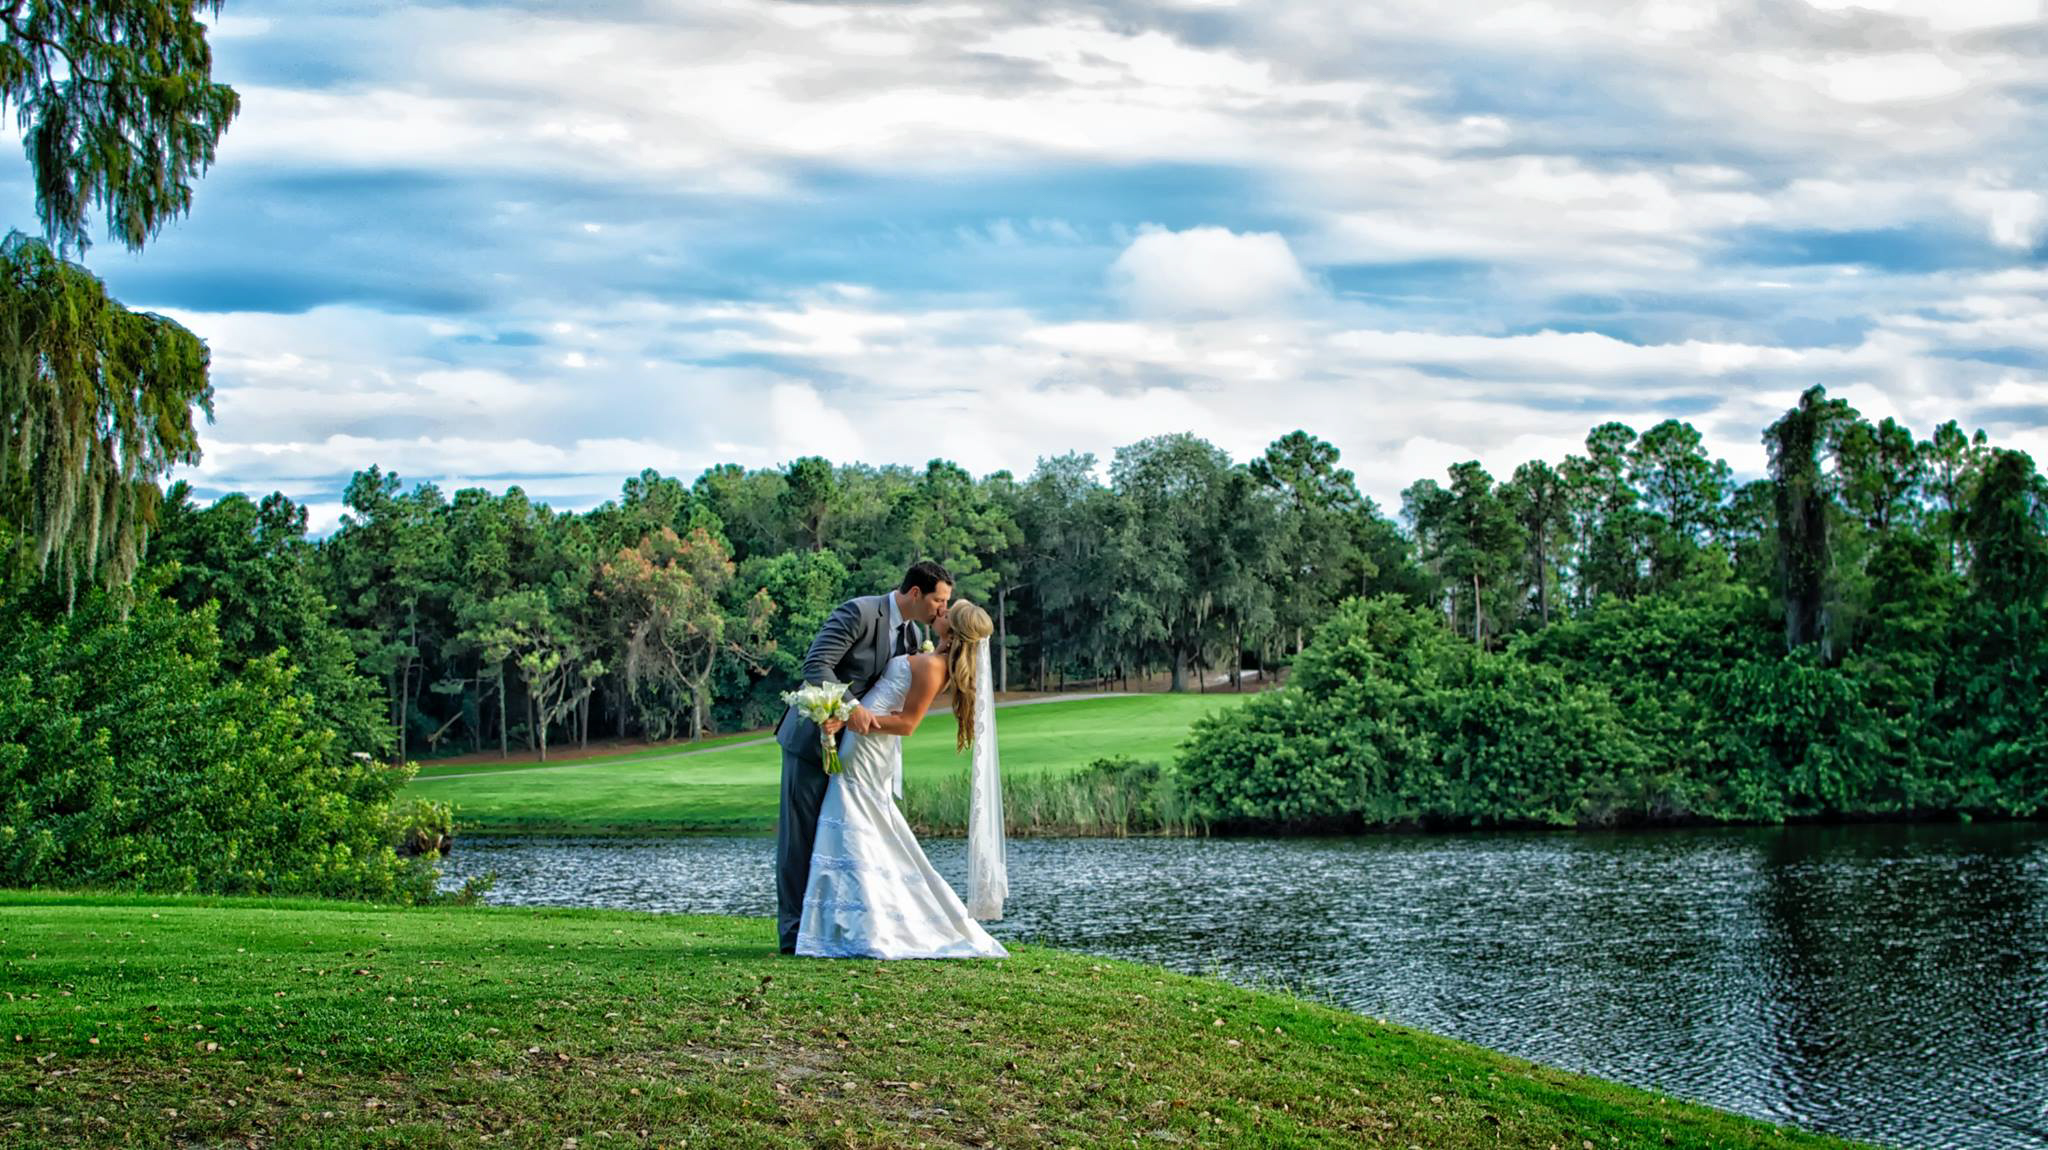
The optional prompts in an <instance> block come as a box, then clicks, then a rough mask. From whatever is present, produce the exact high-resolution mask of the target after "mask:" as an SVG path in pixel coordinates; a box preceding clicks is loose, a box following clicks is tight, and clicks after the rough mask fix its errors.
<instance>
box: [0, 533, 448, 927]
mask: <svg viewBox="0 0 2048 1150" xmlns="http://www.w3.org/2000/svg"><path fill="white" fill-rule="evenodd" d="M162 578H163V575H162V574H161V573H158V574H156V575H147V574H146V575H145V576H144V577H143V578H142V579H141V580H139V581H138V583H137V585H136V586H135V588H134V589H133V590H134V594H133V596H132V610H131V609H130V605H131V604H130V601H128V600H127V599H126V598H125V597H124V598H123V599H117V598H116V597H114V596H111V595H108V594H107V593H105V592H101V591H97V590H90V589H89V590H88V591H87V592H86V593H84V594H83V595H81V597H80V601H79V602H78V604H77V606H76V610H75V611H74V612H72V613H70V614H69V615H66V614H64V613H62V612H53V611H49V610H45V609H44V608H43V605H41V604H38V603H37V602H36V598H37V596H36V595H35V594H33V593H30V594H24V595H17V596H15V597H13V598H12V599H8V600H5V601H0V884H5V885H7V886H13V887H37V886H54V887H111V888H116V889H126V890H148V891H168V892H178V893H219V894H264V895H315V896H323V897H329V898H370V899H381V900H391V901H399V902H414V901H419V900H422V899H425V898H428V897H430V896H431V895H432V892H433V888H434V878H435V876H434V872H433V870H432V869H430V868H428V867H426V866H424V865H422V864H420V863H419V862H418V861H417V860H415V861H410V862H409V861H407V860H403V859H400V858H399V857H398V856H397V855H396V854H395V853H394V851H393V850H392V845H391V844H392V837H393V833H394V827H393V825H392V819H391V808H390V804H391V797H392V795H393V794H394V793H395V792H396V791H397V789H398V788H399V787H401V786H403V785H404V784H405V781H406V780H407V778H409V777H410V775H411V773H412V772H411V771H410V770H409V769H405V768H396V769H394V768H390V767H386V766H383V765H381V764H378V763H375V762H372V761H369V760H368V759H359V758H356V757H354V756H351V755H343V754H337V753H334V751H333V749H332V747H331V745H330V744H331V738H332V736H331V735H330V734H329V733H328V732H327V731H325V730H323V729H321V728H320V727H319V726H318V725H317V724H315V723H314V722H313V721H311V720H312V715H311V711H312V708H313V705H314V704H313V702H312V701H311V700H309V699H308V698H307V697H306V696H305V694H304V693H303V692H302V691H300V690H299V689H298V688H297V687H296V686H295V685H294V683H293V681H292V671H291V669H290V668H289V667H287V666H286V665H285V662H284V659H283V657H282V655H281V654H277V653H273V654H268V655H263V656H260V657H257V658H255V659H252V660H250V661H249V662H248V663H246V664H245V665H244V666H243V667H241V668H240V669H239V670H233V671H231V670H228V669H227V668H226V667H224V666H223V665H222V660H221V650H220V639H219V636H218V635H217V633H216V632H215V630H214V626H213V617H214V613H215V610H216V608H215V607H213V606H212V605H211V604H210V603H209V604H208V605H206V606H204V607H202V608H201V609H199V610H197V611H188V610H185V609H183V608H181V607H179V606H178V605H177V604H175V603H174V602H172V601H171V600H170V599H168V598H166V597H165V596H164V595H162V594H161V593H160V591H161V588H160V582H161V580H162Z"/></svg>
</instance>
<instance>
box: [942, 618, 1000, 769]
mask: <svg viewBox="0 0 2048 1150" xmlns="http://www.w3.org/2000/svg"><path fill="white" fill-rule="evenodd" d="M946 623H947V625H948V627H949V628H950V629H951V631H952V635H951V637H950V638H948V639H947V640H946V641H947V642H948V643H950V644H951V647H950V648H949V649H948V650H947V652H946V672H947V678H948V679H949V680H951V689H952V691H953V724H954V726H955V727H956V728H957V737H956V738H955V740H954V744H953V749H954V750H956V751H964V750H966V749H967V745H968V744H969V743H972V742H973V741H974V693H975V692H976V691H978V690H982V689H984V688H986V687H987V686H988V684H986V683H977V682H975V681H974V679H975V668H976V667H977V666H978V665H979V660H978V659H977V658H976V652H975V650H974V645H975V644H976V643H979V642H982V641H983V640H985V639H987V638H988V637H989V636H990V635H993V634H995V633H996V624H995V620H993V619H990V618H989V617H988V612H987V611H984V610H982V609H981V608H980V607H977V606H975V605H974V604H972V603H970V602H968V601H967V600H965V599H961V600H958V601H956V602H955V603H954V604H953V606H952V607H951V608H950V609H949V610H947V612H946Z"/></svg>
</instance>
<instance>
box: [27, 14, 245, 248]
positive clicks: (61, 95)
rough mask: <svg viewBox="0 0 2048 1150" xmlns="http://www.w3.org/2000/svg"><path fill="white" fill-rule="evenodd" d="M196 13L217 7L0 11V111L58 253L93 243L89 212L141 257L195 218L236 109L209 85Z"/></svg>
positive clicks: (222, 89) (237, 103) (227, 91)
mask: <svg viewBox="0 0 2048 1150" xmlns="http://www.w3.org/2000/svg"><path fill="white" fill-rule="evenodd" d="M201 11H213V12H216V13H217V12H219V11H220V4H219V2H218V0H197V2H195V0H162V2H145V0H103V2H99V3H91V4H79V3H70V4H67V3H53V2H49V0H12V2H11V3H8V4H6V5H4V6H0V29H4V32H5V37H4V40H0V108H12V109H13V110H14V113H15V115H16V118H17V119H18V120H19V121H20V122H21V126H22V143H23V146H24V148H25V149H26V151H27V153H28V161H29V167H30V170H31V171H32V172H33V174H34V177H35V186H36V212H37V215H38V216H40V217H41V221H42V225H43V230H44V232H45V233H46V234H48V235H49V236H50V237H51V238H52V239H54V240H56V241H57V242H58V243H59V244H60V245H62V246H65V247H67V248H78V249H81V250H82V249H84V248H85V247H86V246H87V245H88V243H89V242H90V237H89V236H88V234H87V231H88V228H87V220H86V213H87V211H88V210H89V209H91V208H93V207H98V208H99V209H100V211H102V212H103V213H105V215H106V218H107V227H108V229H109V230H110V231H111V232H112V233H113V234H114V236H115V237H116V238H117V239H119V240H120V241H121V242H122V243H124V244H126V245H127V246H128V248H129V250H131V251H139V250H141V249H142V246H143V245H144V244H145V243H147V242H148V241H149V240H150V239H151V238H152V237H154V236H155V235H156V234H157V232H158V231H159V230H160V229H161V228H162V227H163V226H164V224H165V223H167V222H168V221H169V220H171V219H172V218H174V217H176V216H181V215H183V214H185V213H186V212H188V211H190V210H191V208H192V185H191V181H192V180H193V179H195V178H196V177H198V176H199V175H200V174H201V173H203V172H205V171H206V169H207V167H208V166H210V165H211V164H212V163H213V157H214V149H215V147H216V146H217V145H218V144H219V143H220V137H221V134H222V133H223V132H225V131H227V127H228V123H229V122H230V121H232V120H233V119H234V118H235V113H236V112H237V111H239V110H240V108H241V100H240V97H238V96H237V95H236V94H235V91H234V89H233V88H230V87H228V86H227V85H226V84H217V83H215V82H214V81H213V51H212V49H211V48H210V47H209V46H208V44H207V42H206V25H205V24H204V23H202V22H201V20H200V18H199V14H200V12H201Z"/></svg>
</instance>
